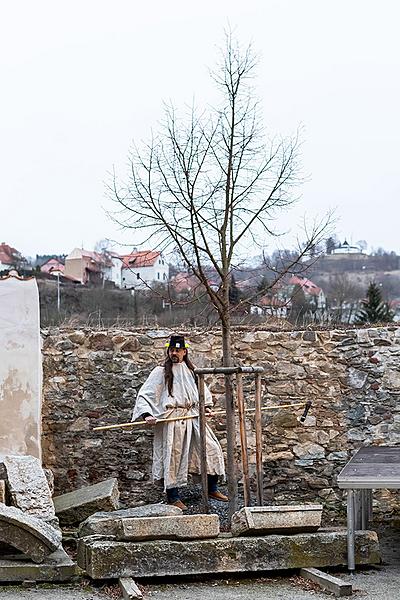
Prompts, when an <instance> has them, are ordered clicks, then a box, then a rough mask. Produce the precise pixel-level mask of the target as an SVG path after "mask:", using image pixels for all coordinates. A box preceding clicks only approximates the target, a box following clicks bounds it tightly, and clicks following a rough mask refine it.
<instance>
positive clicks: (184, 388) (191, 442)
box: [132, 362, 225, 489]
mask: <svg viewBox="0 0 400 600" xmlns="http://www.w3.org/2000/svg"><path fill="white" fill-rule="evenodd" d="M172 371H173V375H174V380H173V390H172V394H173V395H172V396H170V395H169V394H168V389H167V386H166V385H165V381H164V367H156V368H155V369H153V371H152V372H151V373H150V375H149V377H148V378H147V380H146V381H145V383H144V384H143V386H142V387H141V388H140V390H139V393H138V396H137V399H136V404H135V407H134V409H133V414H132V421H136V420H137V419H139V418H140V417H141V415H142V414H144V413H150V414H151V415H153V416H154V417H156V418H157V419H163V418H168V417H180V416H186V415H198V410H199V394H198V390H197V386H196V382H195V380H194V377H193V374H192V372H191V371H190V369H189V368H188V367H187V365H186V363H184V362H182V363H176V364H173V365H172ZM205 400H206V402H205V403H206V406H212V398H211V393H210V390H209V389H208V388H207V386H205ZM206 440H207V472H208V473H209V474H210V475H225V468H224V457H223V453H222V448H221V446H220V444H219V442H218V440H217V438H216V437H215V434H214V433H213V431H212V430H211V429H210V428H209V427H208V425H207V426H206ZM188 473H197V474H200V430H199V419H198V418H197V419H196V418H195V419H185V420H183V421H169V422H167V423H158V424H157V425H155V426H154V441H153V479H154V481H159V480H164V489H169V488H173V487H181V486H183V485H186V484H187V480H188Z"/></svg>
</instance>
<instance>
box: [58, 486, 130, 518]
mask: <svg viewBox="0 0 400 600" xmlns="http://www.w3.org/2000/svg"><path fill="white" fill-rule="evenodd" d="M53 501H54V506H55V509H56V514H57V516H58V518H59V519H60V524H61V525H63V526H72V527H73V526H76V525H79V523H81V522H82V521H84V520H85V519H87V518H88V517H89V516H90V515H93V514H94V513H96V512H98V511H111V510H116V509H118V508H119V491H118V481H117V479H116V478H112V479H107V480H105V481H101V482H100V483H95V484H94V485H90V486H87V487H84V488H81V489H79V490H75V491H73V492H68V493H67V494H62V495H61V496H56V497H55V498H53Z"/></svg>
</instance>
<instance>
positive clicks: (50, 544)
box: [0, 504, 61, 563]
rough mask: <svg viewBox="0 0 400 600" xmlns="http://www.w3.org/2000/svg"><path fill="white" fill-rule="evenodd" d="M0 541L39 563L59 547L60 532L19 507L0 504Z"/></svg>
mask: <svg viewBox="0 0 400 600" xmlns="http://www.w3.org/2000/svg"><path fill="white" fill-rule="evenodd" d="M0 542H5V543H6V544H9V545H11V546H12V547H13V548H16V549H17V550H20V551H21V552H23V553H24V554H26V555H27V556H29V557H30V558H31V559H32V560H33V561H34V562H37V563H40V562H43V560H44V558H45V557H46V556H48V555H49V554H51V553H52V552H55V551H56V550H58V549H59V548H60V547H61V533H60V532H59V531H58V530H57V529H54V527H51V525H48V524H47V523H45V522H44V521H42V520H41V519H38V518H36V517H32V516H31V515H28V514H26V513H24V512H22V510H20V509H19V508H15V507H13V506H6V505H5V504H0Z"/></svg>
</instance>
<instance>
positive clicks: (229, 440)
mask: <svg viewBox="0 0 400 600" xmlns="http://www.w3.org/2000/svg"><path fill="white" fill-rule="evenodd" d="M225 410H226V474H227V479H228V497H229V506H228V517H229V519H231V518H232V515H233V513H235V512H236V511H237V509H238V485H237V465H236V423H235V407H234V399H233V389H232V376H231V374H230V373H228V374H226V375H225Z"/></svg>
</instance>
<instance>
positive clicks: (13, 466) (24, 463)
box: [1, 455, 58, 526]
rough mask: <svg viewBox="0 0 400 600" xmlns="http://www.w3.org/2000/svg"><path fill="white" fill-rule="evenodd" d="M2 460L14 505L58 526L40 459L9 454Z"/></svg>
mask: <svg viewBox="0 0 400 600" xmlns="http://www.w3.org/2000/svg"><path fill="white" fill-rule="evenodd" d="M1 462H2V471H3V473H4V477H5V479H6V481H7V487H8V492H9V495H10V499H11V503H12V505H13V506H15V507H16V508H20V509H21V510H22V511H23V512H24V513H27V514H29V515H32V516H34V517H38V518H39V519H43V520H44V521H46V522H48V523H50V524H51V525H53V526H57V525H58V521H57V519H56V515H55V510H54V505H53V500H52V498H51V491H50V487H49V484H48V481H47V477H46V474H45V472H44V469H43V468H42V465H41V462H40V460H39V459H37V458H35V457H34V456H11V455H8V456H5V457H4V458H3V459H2V461H1Z"/></svg>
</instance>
